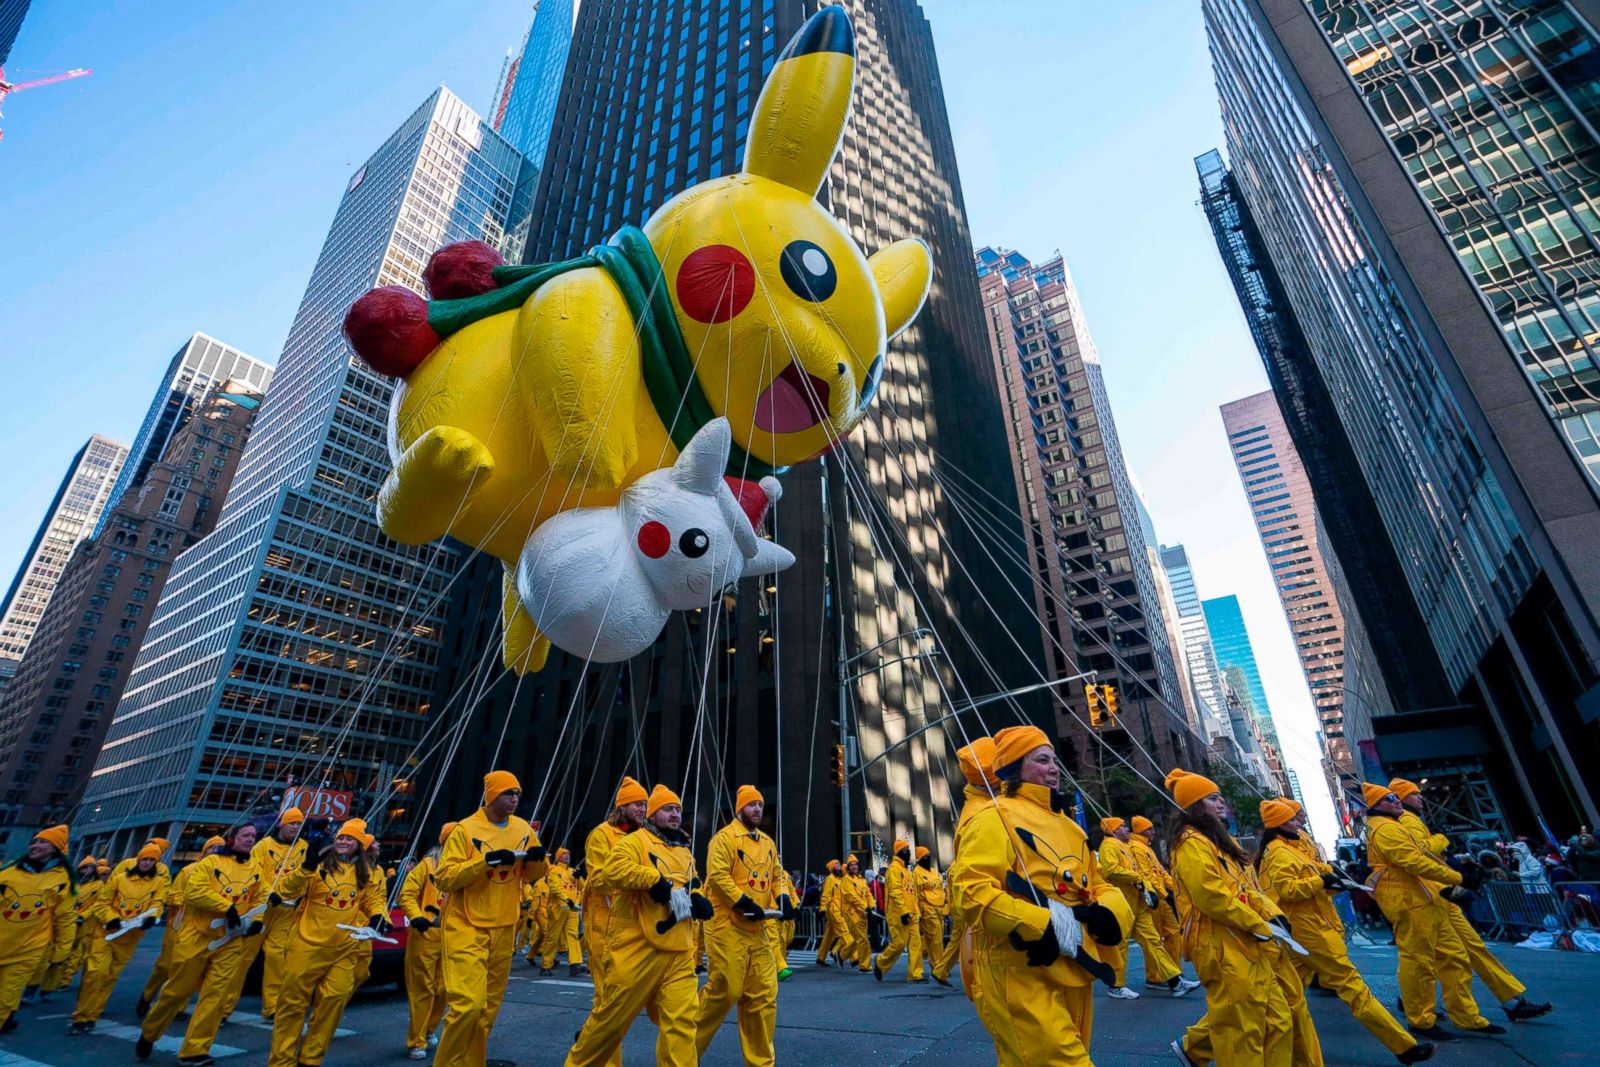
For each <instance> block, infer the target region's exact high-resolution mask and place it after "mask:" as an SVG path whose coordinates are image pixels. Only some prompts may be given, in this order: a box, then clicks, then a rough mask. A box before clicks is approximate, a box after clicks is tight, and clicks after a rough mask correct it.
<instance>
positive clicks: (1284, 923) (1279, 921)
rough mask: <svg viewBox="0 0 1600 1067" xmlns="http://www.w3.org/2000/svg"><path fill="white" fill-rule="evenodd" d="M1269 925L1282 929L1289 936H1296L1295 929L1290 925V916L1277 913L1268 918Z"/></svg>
mask: <svg viewBox="0 0 1600 1067" xmlns="http://www.w3.org/2000/svg"><path fill="white" fill-rule="evenodd" d="M1267 925H1268V926H1271V927H1275V928H1276V929H1277V930H1279V931H1281V932H1282V933H1284V934H1287V935H1288V936H1289V937H1293V936H1294V929H1293V928H1292V927H1291V926H1290V925H1289V918H1288V916H1285V915H1275V916H1273V917H1272V918H1270V919H1268V920H1267Z"/></svg>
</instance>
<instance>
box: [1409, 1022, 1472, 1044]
mask: <svg viewBox="0 0 1600 1067" xmlns="http://www.w3.org/2000/svg"><path fill="white" fill-rule="evenodd" d="M1406 1029H1407V1030H1410V1031H1411V1033H1412V1034H1413V1035H1414V1036H1416V1037H1425V1038H1427V1039H1428V1040H1429V1041H1432V1042H1434V1043H1435V1044H1440V1045H1442V1044H1445V1043H1447V1042H1450V1041H1460V1040H1461V1039H1460V1038H1459V1037H1457V1036H1456V1035H1455V1034H1452V1033H1451V1032H1450V1031H1448V1030H1446V1029H1445V1028H1444V1027H1442V1026H1440V1025H1439V1024H1438V1023H1434V1024H1433V1025H1432V1026H1430V1027H1427V1028H1426V1029H1424V1028H1423V1027H1420V1026H1408V1027H1406Z"/></svg>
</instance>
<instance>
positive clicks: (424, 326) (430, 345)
mask: <svg viewBox="0 0 1600 1067" xmlns="http://www.w3.org/2000/svg"><path fill="white" fill-rule="evenodd" d="M344 335H345V337H346V338H347V339H348V340H349V342H350V347H351V348H353V349H355V352H356V355H357V356H359V357H361V361H362V362H363V363H365V364H366V365H367V366H369V367H371V368H372V369H373V370H374V371H377V372H378V373H379V374H382V375H384V376H385V377H389V378H404V377H405V376H406V375H407V374H410V373H411V372H412V371H414V370H416V369H417V368H418V367H420V366H421V365H422V361H423V360H425V359H427V358H428V356H429V355H430V354H431V353H432V352H433V350H434V349H435V348H437V347H439V335H438V334H436V333H434V332H433V327H431V326H429V325H428V302H427V301H426V300H424V299H422V297H420V296H418V295H417V294H416V293H413V292H412V291H411V290H410V289H407V288H405V287H404V286H401V285H386V286H384V287H383V288H381V289H374V290H372V291H371V292H369V293H366V294H365V295H363V296H362V297H361V299H359V300H357V301H356V302H355V303H354V304H351V305H350V310H349V311H347V312H345V316H344Z"/></svg>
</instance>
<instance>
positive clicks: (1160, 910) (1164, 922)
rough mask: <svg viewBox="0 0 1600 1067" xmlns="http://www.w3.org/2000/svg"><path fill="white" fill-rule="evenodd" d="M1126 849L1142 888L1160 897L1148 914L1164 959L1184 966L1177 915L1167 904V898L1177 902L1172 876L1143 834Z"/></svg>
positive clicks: (1135, 838) (1134, 838) (1175, 886)
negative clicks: (1147, 888) (1149, 889)
mask: <svg viewBox="0 0 1600 1067" xmlns="http://www.w3.org/2000/svg"><path fill="white" fill-rule="evenodd" d="M1128 848H1129V850H1130V851H1132V852H1133V859H1134V862H1135V863H1136V864H1137V865H1138V867H1139V870H1140V872H1141V873H1142V874H1143V876H1144V882H1145V885H1147V886H1149V887H1150V888H1151V889H1154V890H1155V892H1156V896H1158V897H1160V898H1161V902H1160V903H1158V904H1157V905H1156V906H1155V907H1154V908H1152V909H1151V911H1150V917H1151V919H1152V920H1154V922H1155V924H1156V936H1157V937H1159V938H1160V939H1161V948H1162V951H1164V952H1166V954H1167V958H1168V959H1170V960H1171V961H1172V962H1173V963H1175V964H1177V965H1178V966H1180V967H1181V966H1182V965H1183V932H1182V930H1180V929H1179V927H1178V916H1177V914H1176V913H1175V912H1174V911H1173V908H1174V907H1175V905H1174V904H1168V903H1167V897H1168V896H1169V895H1171V896H1172V898H1173V899H1174V900H1176V899H1177V891H1178V887H1177V885H1176V884H1175V883H1174V882H1173V881H1172V875H1170V874H1168V873H1167V869H1166V867H1164V866H1162V864H1161V857H1160V856H1157V855H1156V850H1155V847H1154V846H1152V845H1151V844H1150V839H1149V838H1148V837H1146V836H1145V835H1144V834H1134V835H1133V836H1132V837H1131V838H1129V839H1128Z"/></svg>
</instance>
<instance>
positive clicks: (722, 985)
mask: <svg viewBox="0 0 1600 1067" xmlns="http://www.w3.org/2000/svg"><path fill="white" fill-rule="evenodd" d="M765 810H766V805H765V801H764V799H763V797H762V796H761V792H760V790H758V789H756V787H755V786H753V785H741V786H740V787H739V790H738V793H737V794H736V795H735V797H734V813H735V814H734V819H733V821H732V822H730V823H729V824H728V825H727V826H724V827H723V828H722V829H720V830H718V831H717V832H716V833H715V834H713V835H712V837H711V843H710V845H709V846H707V848H706V890H707V896H708V897H709V898H710V900H711V903H712V905H713V906H714V907H715V908H716V914H715V915H714V916H712V918H711V920H710V922H709V923H708V925H707V927H706V954H707V955H708V956H709V957H710V960H711V978H710V981H708V982H707V983H706V984H705V986H704V987H703V988H702V989H701V990H700V1006H699V1011H698V1013H697V1018H696V1023H695V1029H696V1035H695V1045H696V1048H697V1049H698V1051H699V1054H700V1055H702V1056H703V1055H705V1051H706V1049H707V1048H709V1047H711V1039H712V1038H714V1037H716V1036H717V1029H718V1028H719V1027H721V1026H722V1020H723V1019H725V1018H727V1015H728V1012H729V1011H731V1010H733V1008H734V1006H735V1005H737V1006H738V1009H739V1046H740V1049H741V1050H742V1051H743V1053H744V1062H745V1064H746V1067H771V1065H772V1063H773V1057H774V1052H773V1044H772V1035H773V1030H774V1029H775V1027H776V1026H777V1017H778V968H777V964H776V962H775V961H774V960H773V958H772V942H771V941H770V940H768V936H767V931H766V929H765V926H764V924H765V923H766V921H767V913H768V912H770V911H773V910H774V909H776V910H777V911H778V912H779V915H778V916H777V917H779V918H790V917H792V916H793V915H794V903H793V901H792V900H791V899H790V898H788V897H786V896H783V897H780V896H779V894H778V893H777V885H778V883H777V874H778V871H779V870H780V869H781V868H782V866H783V861H782V860H781V859H779V857H778V847H777V845H775V844H773V841H772V838H770V837H768V836H767V835H766V834H765V833H763V832H762V830H761V816H762V813H763V812H764V811H765Z"/></svg>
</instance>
